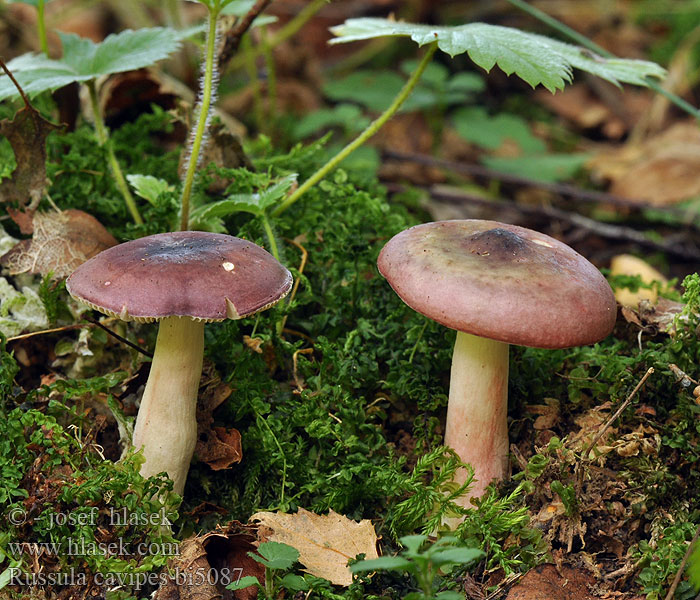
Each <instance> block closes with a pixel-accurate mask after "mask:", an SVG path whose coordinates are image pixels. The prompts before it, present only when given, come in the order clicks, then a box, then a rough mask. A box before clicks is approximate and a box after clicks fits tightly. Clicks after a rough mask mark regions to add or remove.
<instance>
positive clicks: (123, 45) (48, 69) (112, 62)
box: [0, 27, 181, 224]
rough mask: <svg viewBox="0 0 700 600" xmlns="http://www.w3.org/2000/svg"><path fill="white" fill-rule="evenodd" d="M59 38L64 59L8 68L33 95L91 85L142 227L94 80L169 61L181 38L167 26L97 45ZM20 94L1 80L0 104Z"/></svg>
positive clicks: (22, 59)
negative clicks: (166, 59) (107, 126)
mask: <svg viewBox="0 0 700 600" xmlns="http://www.w3.org/2000/svg"><path fill="white" fill-rule="evenodd" d="M58 35H59V37H60V38H61V44H62V46H63V57H62V58H61V59H58V60H54V59H50V58H48V57H47V56H45V55H43V54H32V53H30V54H23V55H21V56H18V57H17V58H15V59H13V60H11V61H10V62H9V63H8V65H7V67H8V69H9V70H10V71H12V72H13V73H14V75H15V77H16V78H17V81H18V82H19V84H20V86H21V87H22V89H23V90H24V92H25V93H26V94H27V95H29V96H35V95H37V94H40V93H41V92H46V91H50V90H55V89H58V88H60V87H63V86H66V85H68V84H71V83H76V82H78V83H83V84H85V85H86V86H87V89H88V91H89V94H90V105H91V107H92V112H93V117H94V120H95V131H96V133H97V139H98V141H99V143H100V145H101V146H104V147H105V149H106V151H107V159H108V161H109V165H110V168H111V170H112V174H113V176H114V179H115V183H116V185H117V188H118V189H119V191H120V193H121V194H122V196H123V198H124V202H125V203H126V206H127V208H128V209H129V212H130V214H131V216H132V218H133V219H134V222H135V223H137V224H141V223H143V219H142V218H141V215H140V213H139V210H138V207H137V206H136V202H135V201H134V198H133V196H132V195H131V192H130V191H129V186H128V185H127V183H126V179H125V178H124V174H123V173H122V170H121V167H120V166H119V162H118V161H117V157H116V155H115V153H114V149H113V148H112V144H111V142H110V140H109V136H108V132H107V128H106V127H105V124H104V120H103V117H102V111H101V109H100V104H99V102H98V98H97V87H96V80H97V79H98V78H99V77H102V76H104V75H111V74H114V73H123V72H125V71H132V70H135V69H141V68H143V67H147V66H149V65H152V64H153V63H155V62H157V61H159V60H162V59H164V58H167V57H168V56H169V55H170V54H171V53H172V52H174V51H175V50H177V48H178V46H179V45H180V39H181V36H180V34H179V33H178V32H177V31H175V30H174V29H169V28H165V27H154V28H150V29H139V30H138V31H122V32H121V33H118V34H113V35H110V36H108V37H107V38H106V39H105V40H104V41H103V42H100V43H99V44H95V43H94V42H92V41H91V40H88V39H86V38H81V37H80V36H78V35H75V34H70V33H62V32H58ZM17 94H18V90H17V88H16V87H15V86H14V84H13V83H12V82H11V81H10V78H9V77H3V78H0V100H4V99H6V98H11V97H14V96H16V95H17Z"/></svg>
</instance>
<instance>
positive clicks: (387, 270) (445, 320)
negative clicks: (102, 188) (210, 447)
mask: <svg viewBox="0 0 700 600" xmlns="http://www.w3.org/2000/svg"><path fill="white" fill-rule="evenodd" d="M377 265H378V267H379V271H380V273H381V274H382V275H383V276H384V277H385V278H386V279H387V281H388V282H389V284H390V285H391V287H392V288H393V289H394V291H395V292H396V293H397V294H398V295H399V297H400V298H401V299H402V300H403V301H404V302H405V303H406V304H407V305H408V306H410V307H411V308H413V309H414V310H416V311H418V312H419V313H421V314H423V315H425V316H427V317H429V318H431V319H433V320H434V321H437V322H438V323H441V324H442V325H445V326H446V327H449V328H450V329H456V330H457V340H456V342H455V347H454V353H453V356H452V371H451V377H450V394H449V402H448V408H447V423H446V429H445V444H446V445H448V446H450V447H451V448H453V449H454V450H455V451H456V452H457V454H458V455H459V456H460V458H461V459H462V460H463V461H464V462H466V463H470V464H471V465H472V467H473V468H474V472H475V482H474V484H473V486H472V488H471V490H470V491H469V493H468V494H467V495H466V496H463V497H462V498H461V503H462V504H463V505H464V506H468V505H469V503H470V502H469V501H470V499H471V498H473V497H477V498H478V497H480V496H481V495H482V494H483V492H484V490H485V489H486V487H487V486H488V484H489V483H491V482H492V481H493V480H500V479H502V478H503V477H504V476H505V475H506V473H507V468H508V424H507V410H508V346H509V344H517V345H520V346H533V347H536V348H568V347H571V346H581V345H586V344H591V343H594V342H597V341H599V340H601V339H602V338H604V337H605V336H607V335H608V334H609V333H610V332H611V331H612V329H613V326H614V324H615V318H616V313H617V310H616V304H615V297H614V296H613V292H612V290H611V289H610V286H609V285H608V283H607V281H606V280H605V278H604V277H603V276H602V274H601V273H600V271H598V269H597V268H596V267H594V266H593V265H592V264H591V263H590V262H588V261H587V260H586V259H585V258H584V257H582V256H581V255H580V254H578V253H577V252H575V251H574V250H573V249H571V248H570V247H569V246H567V245H566V244H563V243H561V242H559V241H558V240H555V239H554V238H552V237H549V236H547V235H544V234H542V233H538V232H536V231H532V230H530V229H525V228H523V227H518V226H515V225H507V224H504V223H498V222H496V221H481V220H456V221H441V222H437V223H425V224H423V225H417V226H416V227H411V228H410V229H407V230H406V231H402V232H401V233H399V234H398V235H396V236H394V237H393V238H392V239H391V240H390V241H389V242H388V243H387V244H386V246H384V248H383V249H382V251H381V253H380V255H379V259H378V261H377ZM466 477H467V473H466V471H465V470H461V471H460V473H459V474H458V478H457V481H458V483H463V482H464V481H465V480H466Z"/></svg>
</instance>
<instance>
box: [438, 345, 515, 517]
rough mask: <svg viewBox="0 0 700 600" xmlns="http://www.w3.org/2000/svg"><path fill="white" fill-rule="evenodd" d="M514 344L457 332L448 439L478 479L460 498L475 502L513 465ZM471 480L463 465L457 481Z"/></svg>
mask: <svg viewBox="0 0 700 600" xmlns="http://www.w3.org/2000/svg"><path fill="white" fill-rule="evenodd" d="M508 348H509V345H508V344H506V343H504V342H498V341H495V340H491V339H488V338H482V337H477V336H474V335H470V334H468V333H464V332H462V331H458V332H457V341H456V342H455V348H454V352H453V354H452V373H451V376H450V399H449V402H448V405H447V424H446V427H445V444H446V445H447V446H449V447H450V448H453V449H454V451H455V452H456V453H457V454H458V455H459V457H460V458H461V459H462V461H463V462H466V463H469V464H471V465H472V467H474V483H473V485H472V488H471V489H470V490H469V492H468V493H467V494H465V495H464V496H462V497H460V498H459V500H458V503H459V504H461V505H462V506H465V507H469V506H470V500H471V499H472V498H478V497H480V496H481V495H483V493H484V490H485V489H486V487H487V486H488V484H489V483H491V481H493V480H494V479H498V480H500V479H503V477H504V476H505V475H506V471H507V467H508V423H507V419H506V417H507V413H508ZM466 479H467V471H466V469H460V470H459V471H458V472H457V474H456V476H455V481H456V482H457V483H459V484H462V483H464V482H465V481H466Z"/></svg>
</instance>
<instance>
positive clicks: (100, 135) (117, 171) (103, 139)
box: [87, 79, 143, 225]
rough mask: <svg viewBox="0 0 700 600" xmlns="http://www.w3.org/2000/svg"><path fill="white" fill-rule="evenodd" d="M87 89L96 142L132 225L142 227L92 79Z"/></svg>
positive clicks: (141, 221)
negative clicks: (104, 154)
mask: <svg viewBox="0 0 700 600" xmlns="http://www.w3.org/2000/svg"><path fill="white" fill-rule="evenodd" d="M87 88H88V92H89V93H90V105H91V106H92V113H93V115H94V118H95V131H96V133H97V141H98V142H99V143H100V146H104V148H105V150H106V151H107V160H108V161H109V166H110V169H111V170H112V175H113V176H114V182H115V183H116V184H117V189H119V191H120V192H121V195H122V197H123V198H124V202H126V207H127V208H128V209H129V212H130V213H131V217H132V218H133V219H134V223H136V224H137V225H142V224H143V219H142V218H141V215H140V213H139V209H138V208H137V206H136V201H135V200H134V197H133V196H132V195H131V192H130V191H129V185H128V184H127V183H126V179H125V178H124V173H122V169H121V167H120V166H119V161H118V160H117V156H116V154H114V149H113V148H112V142H111V140H110V139H109V135H108V134H107V128H106V127H105V124H104V121H103V120H102V111H101V110H100V102H99V100H98V99H97V88H96V87H95V80H94V79H91V80H90V81H88V82H87Z"/></svg>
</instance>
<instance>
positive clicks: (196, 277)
mask: <svg viewBox="0 0 700 600" xmlns="http://www.w3.org/2000/svg"><path fill="white" fill-rule="evenodd" d="M291 286H292V276H291V274H290V272H289V271H288V270H287V269H285V268H284V266H282V265H281V264H280V263H279V262H278V261H277V260H276V259H275V258H274V257H273V256H272V255H271V254H270V253H268V252H267V251H266V250H264V249H263V248H261V247H260V246H256V245H255V244H253V243H252V242H249V241H246V240H242V239H240V238H236V237H232V236H229V235H223V234H219V233H206V232H202V231H180V232H175V233H160V234H157V235H151V236H148V237H144V238H140V239H138V240H133V241H131V242H126V243H124V244H119V245H118V246H114V247H113V248H109V249H108V250H105V251H103V252H101V253H100V254H98V255H97V256H95V257H94V258H91V259H90V260H88V261H87V262H85V263H83V264H82V265H81V266H80V267H78V269H76V270H75V271H74V272H73V274H72V275H71V276H70V277H69V278H68V280H67V282H66V287H67V289H68V291H69V292H70V294H71V295H72V296H73V297H74V298H76V299H78V300H80V301H81V302H84V303H85V304H87V305H88V306H90V307H92V308H94V309H96V310H99V311H100V312H103V313H106V314H108V315H113V316H118V317H121V318H122V319H124V320H134V321H154V320H158V319H162V318H165V317H172V316H182V317H191V318H194V319H198V320H202V321H222V320H224V319H226V318H231V319H237V318H241V317H245V316H248V315H252V314H254V313H256V312H259V311H261V310H264V309H266V308H268V307H269V306H272V305H273V304H275V303H276V302H278V301H279V300H281V299H282V298H284V296H286V295H287V293H288V292H289V290H290V288H291Z"/></svg>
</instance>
